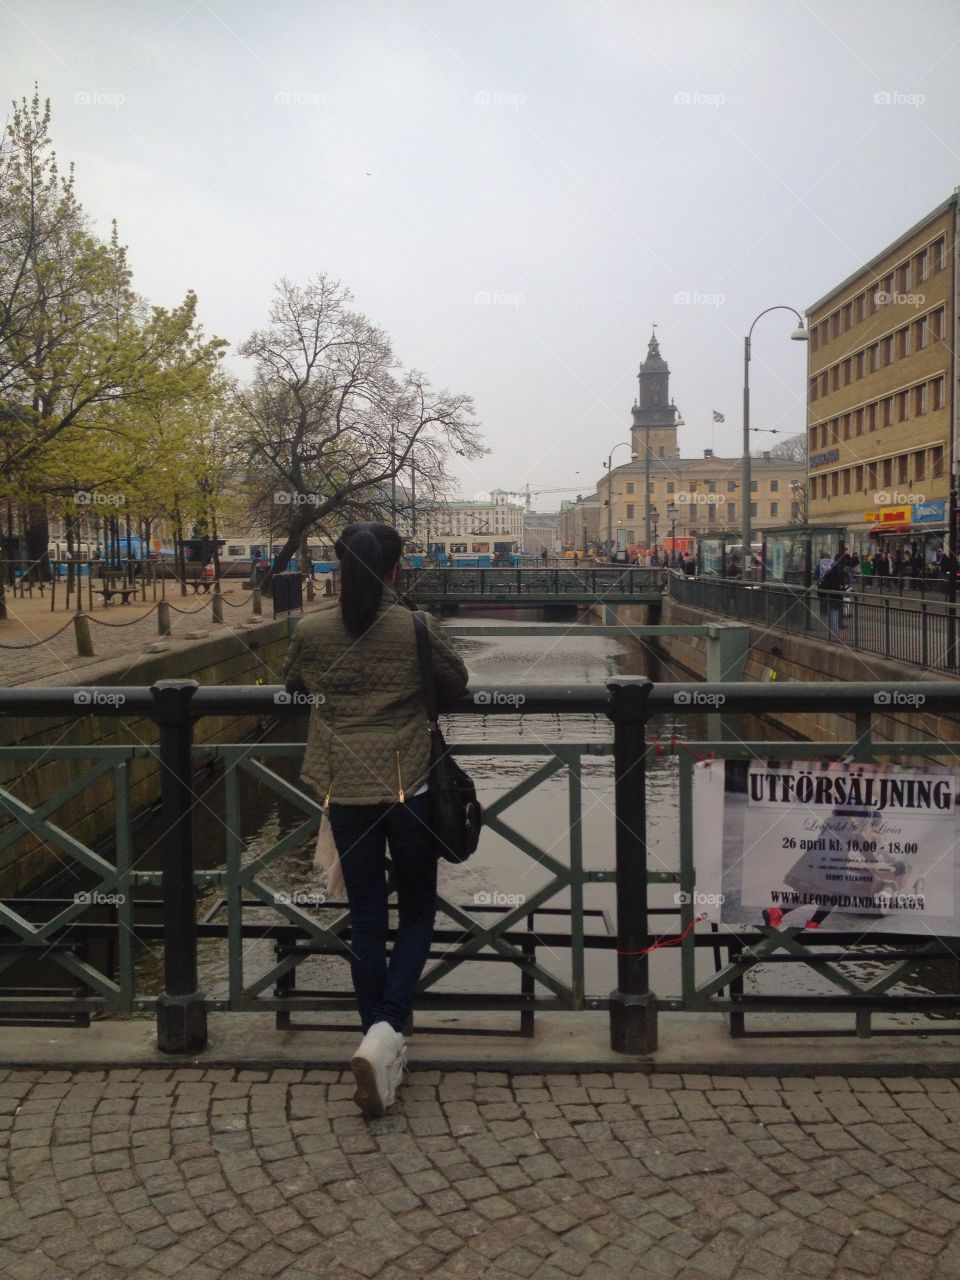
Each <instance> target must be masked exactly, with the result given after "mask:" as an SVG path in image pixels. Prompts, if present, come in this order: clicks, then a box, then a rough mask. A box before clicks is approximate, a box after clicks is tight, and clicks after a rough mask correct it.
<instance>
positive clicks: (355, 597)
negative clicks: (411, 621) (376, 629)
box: [334, 521, 403, 636]
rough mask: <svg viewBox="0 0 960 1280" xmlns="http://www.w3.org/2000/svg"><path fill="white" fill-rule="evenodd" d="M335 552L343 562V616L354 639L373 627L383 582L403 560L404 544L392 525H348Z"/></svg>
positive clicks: (371, 522) (341, 597)
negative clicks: (399, 561) (400, 560)
mask: <svg viewBox="0 0 960 1280" xmlns="http://www.w3.org/2000/svg"><path fill="white" fill-rule="evenodd" d="M334 550H335V551H336V553H337V558H338V560H339V561H340V572H341V577H340V613H341V615H342V617H343V622H344V626H345V627H346V628H347V630H348V631H349V632H350V634H351V635H353V636H362V635H363V634H364V632H365V631H367V630H368V629H369V627H370V625H371V624H372V622H373V620H374V618H375V617H376V616H377V610H378V609H379V608H380V602H381V600H382V599H383V579H384V577H385V575H386V574H387V573H389V572H390V570H391V569H392V568H393V566H394V565H395V564H396V563H397V561H398V560H399V559H400V554H401V552H402V551H403V542H402V541H401V538H400V535H399V533H397V531H396V529H394V528H393V527H392V526H391V525H389V524H379V523H377V522H373V521H369V522H368V521H365V522H364V523H362V524H348V525H347V527H346V528H345V529H344V531H343V533H341V535H340V537H339V538H338V539H337V541H336V545H335V546H334Z"/></svg>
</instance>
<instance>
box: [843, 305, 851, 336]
mask: <svg viewBox="0 0 960 1280" xmlns="http://www.w3.org/2000/svg"><path fill="white" fill-rule="evenodd" d="M852 326H853V303H852V302H848V303H847V304H846V305H845V306H844V308H843V331H844V333H846V331H847V330H848V329H850V328H851V327H852Z"/></svg>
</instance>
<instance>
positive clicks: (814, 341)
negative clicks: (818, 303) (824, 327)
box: [810, 324, 820, 351]
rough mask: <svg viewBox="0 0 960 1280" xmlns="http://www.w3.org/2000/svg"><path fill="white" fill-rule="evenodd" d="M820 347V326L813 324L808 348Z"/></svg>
mask: <svg viewBox="0 0 960 1280" xmlns="http://www.w3.org/2000/svg"><path fill="white" fill-rule="evenodd" d="M819 347H820V326H819V325H818V324H815V325H814V326H813V328H812V329H811V330H810V350H811V351H817V350H818V349H819Z"/></svg>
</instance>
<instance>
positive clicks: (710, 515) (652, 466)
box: [572, 334, 806, 550]
mask: <svg viewBox="0 0 960 1280" xmlns="http://www.w3.org/2000/svg"><path fill="white" fill-rule="evenodd" d="M638 379H639V384H640V389H639V394H638V397H637V402H636V404H634V406H633V411H632V416H633V421H632V425H631V429H630V443H631V446H632V455H633V456H632V460H631V461H630V462H628V463H626V464H624V465H622V466H619V467H616V466H615V467H613V468H612V470H611V472H610V473H609V475H605V476H604V477H603V479H602V480H601V481H600V482H599V483H598V485H597V493H596V495H595V497H594V501H596V500H597V499H599V503H600V511H599V515H600V519H599V529H598V534H599V540H600V542H602V543H603V544H604V545H605V544H606V542H607V540H608V539H609V541H610V543H611V545H612V548H613V549H614V550H616V549H617V547H618V546H620V547H622V546H635V545H638V546H649V547H651V548H652V547H653V546H654V545H656V546H658V547H663V545H664V544H665V543H669V540H671V539H673V538H674V537H675V538H676V539H677V540H678V541H679V539H681V538H690V537H693V538H703V537H707V536H714V535H720V536H723V537H726V538H727V539H729V540H730V541H736V540H738V539H739V537H740V532H741V523H742V516H743V511H742V508H741V505H740V503H741V494H740V488H741V472H740V464H741V459H740V457H739V455H738V456H737V457H733V458H725V457H720V456H719V455H716V454H715V453H714V452H713V450H712V449H705V450H704V451H703V456H702V457H699V458H684V457H681V455H680V449H679V446H678V444H677V428H678V426H680V425H682V424H681V423H680V421H679V414H678V412H677V408H676V405H675V404H674V403H673V401H672V400H671V399H670V397H669V388H670V368H669V366H668V364H667V362H666V361H665V360H664V359H663V357H662V355H661V354H660V344H659V342H658V341H657V337H656V334H654V335H653V336H652V337H651V339H650V343H649V345H648V348H647V358H646V359H645V360H644V362H643V364H642V365H641V366H640V372H639V375H638ZM751 472H752V475H751V485H750V487H751V493H750V503H751V510H750V514H751V522H752V526H753V529H754V532H755V535H756V538H757V540H758V541H759V540H760V539H761V538H762V536H763V531H764V530H765V529H769V528H776V527H782V526H783V525H785V524H789V523H790V522H791V521H799V520H800V519H801V518H802V512H803V485H804V481H805V476H806V472H805V468H804V466H803V464H802V463H800V462H790V461H788V460H787V459H784V458H778V457H775V456H771V454H770V453H763V454H761V455H760V456H759V457H754V458H752V460H751ZM648 488H649V505H650V529H649V539H647V537H646V528H645V526H646V523H647V497H646V495H647V490H648ZM611 490H612V496H611ZM581 523H582V524H587V521H585V520H584V521H582V522H581ZM572 524H573V525H574V527H576V518H575V517H573V518H572ZM578 545H579V544H578Z"/></svg>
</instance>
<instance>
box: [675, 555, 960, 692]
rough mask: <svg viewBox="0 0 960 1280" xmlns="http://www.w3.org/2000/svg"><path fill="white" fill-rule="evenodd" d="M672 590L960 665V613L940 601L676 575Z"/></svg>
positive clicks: (887, 650)
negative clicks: (958, 649) (958, 647)
mask: <svg viewBox="0 0 960 1280" xmlns="http://www.w3.org/2000/svg"><path fill="white" fill-rule="evenodd" d="M669 593H670V596H671V597H672V598H673V599H674V600H676V601H677V603H678V604H682V605H685V606H686V607H688V608H691V609H696V610H697V611H698V612H701V611H706V612H708V613H717V614H722V615H724V616H725V617H728V618H736V619H737V621H739V622H748V623H753V624H754V625H757V626H761V627H764V628H771V629H774V630H779V631H787V632H790V633H791V634H793V635H801V636H808V637H810V638H811V639H814V640H824V641H833V642H837V643H841V644H843V645H846V646H848V647H849V648H851V649H857V650H860V651H861V652H864V653H872V654H875V655H876V656H877V657H880V658H889V659H891V660H892V661H895V662H901V663H905V664H908V665H910V666H916V667H922V668H924V669H926V670H932V671H943V672H956V671H957V668H958V655H957V644H958V616H960V611H958V608H957V607H956V606H951V605H947V604H943V603H941V602H939V601H936V600H926V599H919V600H907V599H904V598H901V597H899V596H897V597H894V596H892V595H885V594H881V593H880V592H871V593H869V594H868V593H859V592H854V591H820V590H819V589H818V588H816V587H812V588H805V587H793V586H786V585H782V584H771V583H765V584H763V585H760V584H756V585H754V584H750V583H743V582H733V581H730V580H728V579H723V578H707V577H704V578H687V577H684V576H683V575H682V574H671V575H670V581H669Z"/></svg>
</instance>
